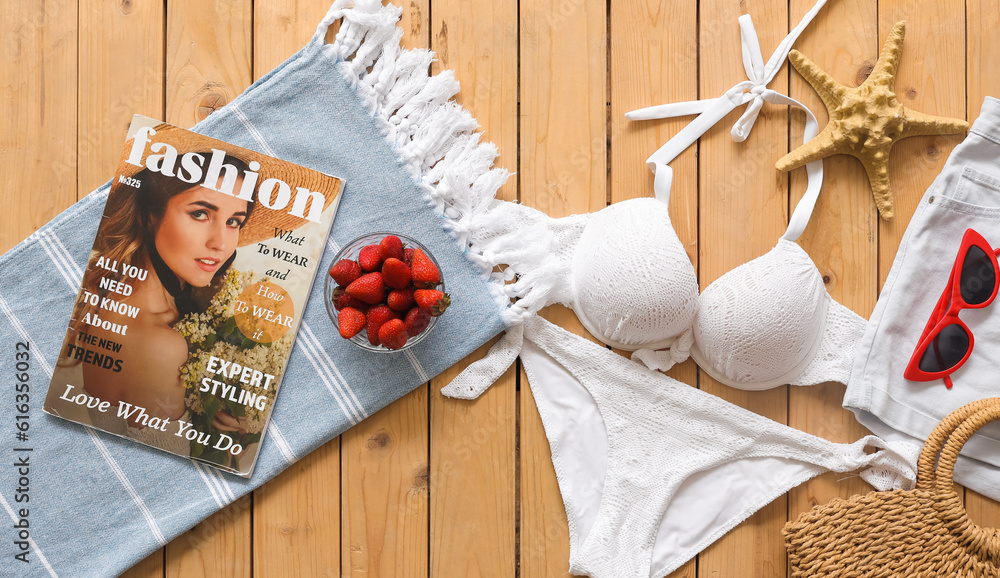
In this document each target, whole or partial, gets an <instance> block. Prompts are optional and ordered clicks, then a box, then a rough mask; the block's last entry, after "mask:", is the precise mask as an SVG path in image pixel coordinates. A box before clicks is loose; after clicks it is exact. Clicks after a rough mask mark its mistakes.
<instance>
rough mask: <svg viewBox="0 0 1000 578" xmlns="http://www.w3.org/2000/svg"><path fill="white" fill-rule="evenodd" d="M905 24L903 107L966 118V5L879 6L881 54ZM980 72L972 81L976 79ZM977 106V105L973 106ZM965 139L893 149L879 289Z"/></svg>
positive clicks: (920, 141) (930, 139) (914, 141)
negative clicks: (891, 200) (891, 205)
mask: <svg viewBox="0 0 1000 578" xmlns="http://www.w3.org/2000/svg"><path fill="white" fill-rule="evenodd" d="M900 20H906V40H905V42H904V43H903V56H902V58H901V59H900V63H899V71H898V73H897V75H896V94H897V95H899V100H900V102H902V103H903V105H904V106H907V107H912V108H913V109H914V110H918V111H920V112H925V113H927V114H935V115H941V116H950V117H955V118H965V116H966V110H965V81H966V79H965V66H964V65H965V44H964V43H963V41H962V39H964V38H965V3H964V2H963V1H961V0H942V1H941V2H932V3H918V4H914V3H912V2H909V1H908V0H884V1H882V2H879V3H878V27H879V49H880V50H881V47H882V43H883V42H884V41H885V38H886V36H888V34H889V31H890V30H891V29H892V27H893V26H894V25H895V24H896V22H899V21H900ZM980 74H981V72H979V73H977V74H976V75H974V76H979V75H980ZM977 106H978V103H977ZM964 138H965V137H964V135H945V136H927V137H915V138H908V139H906V140H903V141H900V142H899V143H898V144H896V145H895V146H893V147H892V154H890V155H889V178H890V180H891V182H892V191H893V196H894V197H895V204H896V218H895V219H893V220H892V221H889V222H885V221H880V222H879V289H880V290H881V287H882V284H883V283H885V278H886V276H888V274H889V269H890V268H891V267H892V261H893V259H894V258H895V256H896V249H897V248H899V242H900V241H901V240H902V238H903V232H904V231H905V230H906V226H907V225H908V224H909V222H910V217H912V216H913V212H914V211H915V210H916V208H917V203H919V202H920V197H922V196H923V194H924V191H926V190H927V187H928V186H930V184H931V181H933V180H934V177H936V176H937V175H938V174H940V172H941V169H942V168H943V167H944V163H945V160H947V158H948V154H949V153H950V152H951V149H952V148H954V147H955V145H957V144H958V143H960V142H962V139H964Z"/></svg>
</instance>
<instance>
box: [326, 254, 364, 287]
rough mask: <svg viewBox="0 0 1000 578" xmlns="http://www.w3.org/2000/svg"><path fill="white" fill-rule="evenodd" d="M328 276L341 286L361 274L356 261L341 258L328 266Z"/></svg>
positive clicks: (349, 282)
mask: <svg viewBox="0 0 1000 578" xmlns="http://www.w3.org/2000/svg"><path fill="white" fill-rule="evenodd" d="M330 276H331V277H333V280H334V281H336V282H337V285H340V286H341V287H347V286H348V285H350V284H351V283H354V281H355V280H356V279H357V278H358V277H360V276H361V266H360V265H358V263H357V261H352V260H350V259H341V260H340V261H337V262H336V263H335V264H334V265H333V266H332V267H330Z"/></svg>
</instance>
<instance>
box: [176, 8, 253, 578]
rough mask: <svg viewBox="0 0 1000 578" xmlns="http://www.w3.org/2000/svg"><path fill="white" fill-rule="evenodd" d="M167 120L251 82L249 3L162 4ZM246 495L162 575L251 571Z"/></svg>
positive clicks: (181, 541) (181, 543) (187, 118)
mask: <svg viewBox="0 0 1000 578" xmlns="http://www.w3.org/2000/svg"><path fill="white" fill-rule="evenodd" d="M166 36H167V60H166V87H167V101H166V103H165V104H166V121H167V122H169V123H171V124H175V125H177V126H181V127H185V128H187V127H190V126H193V125H194V124H195V123H196V122H197V121H199V120H201V119H202V118H205V117H206V116H208V115H209V114H211V113H212V112H213V111H214V110H216V109H217V108H220V107H221V106H223V105H224V104H226V103H227V102H229V101H231V100H232V99H233V98H235V97H236V95H238V94H239V93H240V92H242V91H243V90H244V89H245V88H246V87H247V86H249V85H250V80H251V78H250V69H251V46H250V38H251V2H250V0H231V1H227V2H203V1H198V0H171V2H169V3H168V5H167V35H166ZM251 513H252V507H251V496H249V495H247V496H244V497H243V498H241V499H239V500H237V501H236V502H234V503H233V504H231V505H229V506H228V507H227V508H225V509H223V510H222V511H220V512H218V513H216V514H215V515H213V516H211V517H210V518H208V519H207V520H205V521H203V522H202V523H200V524H198V525H197V526H195V527H194V528H193V529H192V530H190V531H189V532H187V533H186V534H184V535H183V536H181V537H179V538H177V539H176V540H174V541H173V542H171V543H170V544H168V545H167V567H166V575H167V576H168V577H172V576H177V577H180V576H184V577H185V578H186V577H188V576H198V575H222V576H234V577H235V576H250V574H251V566H252V558H251V556H252V552H251V546H250V542H251V531H252V527H251Z"/></svg>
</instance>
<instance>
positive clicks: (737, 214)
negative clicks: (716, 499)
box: [698, 0, 788, 577]
mask: <svg viewBox="0 0 1000 578" xmlns="http://www.w3.org/2000/svg"><path fill="white" fill-rule="evenodd" d="M743 6H744V4H743V3H735V2H728V1H722V0H706V1H705V2H702V3H701V7H700V11H699V12H700V30H699V41H700V45H701V47H702V50H701V51H700V67H699V69H700V75H699V76H700V83H701V87H700V90H701V95H702V96H703V97H715V96H718V95H721V94H722V93H723V92H724V91H725V90H727V89H729V88H730V87H731V86H733V85H734V84H736V83H737V82H739V81H741V80H744V79H745V78H746V72H745V71H744V69H743V60H742V56H741V48H740V33H739V25H738V23H737V18H738V17H739V16H740V13H741V9H742V7H743ZM746 9H747V10H749V11H750V12H751V13H752V17H753V21H754V23H755V26H756V29H757V35H758V37H759V38H760V45H761V51H762V52H763V53H764V54H765V55H770V53H771V52H772V51H773V50H774V47H775V46H777V45H778V43H779V42H780V41H781V39H782V38H784V37H785V35H786V34H787V30H788V29H787V24H786V23H787V21H788V16H787V4H786V2H784V1H780V0H762V1H757V2H753V3H750V4H747V5H746ZM787 83H788V73H787V66H786V67H785V68H783V69H782V71H781V72H780V73H779V74H778V75H777V76H776V77H775V79H774V80H773V81H772V82H771V86H773V87H777V88H779V89H782V90H783V89H784V88H785V87H787V86H788V84H787ZM742 112H743V109H742V108H741V109H740V110H737V111H734V112H733V113H731V114H730V115H728V116H727V117H726V118H724V119H723V120H722V121H721V122H719V123H718V125H716V127H715V128H714V129H712V130H710V131H709V132H708V133H706V135H705V137H703V138H702V140H701V148H700V161H699V165H700V166H699V170H700V174H701V178H700V181H699V182H700V186H699V214H700V224H699V237H700V239H701V242H700V243H699V250H700V256H701V260H700V261H701V262H700V269H699V281H700V283H701V287H702V290H704V289H705V288H706V287H708V285H709V284H710V283H711V282H712V281H714V280H715V279H717V278H718V277H719V276H721V275H722V274H724V273H726V272H728V271H730V270H732V269H733V268H734V267H737V266H739V265H741V264H743V263H745V262H747V261H749V260H751V259H754V258H756V257H759V256H760V255H763V254H764V253H766V252H767V251H769V250H770V249H771V248H772V247H774V245H775V243H776V241H777V240H778V237H780V236H781V234H782V233H783V232H784V230H785V223H786V220H787V206H788V191H787V185H786V183H787V180H786V177H785V175H783V174H779V173H778V172H777V171H776V170H775V168H774V163H775V161H777V159H778V158H780V157H781V156H782V155H783V154H784V153H785V152H787V142H788V136H787V135H788V116H787V111H786V110H785V109H784V108H783V107H775V106H771V105H765V106H764V107H763V109H762V110H761V114H760V117H759V118H758V119H757V123H756V124H755V125H754V128H753V133H752V134H751V135H750V137H749V138H747V140H746V142H743V143H736V142H733V140H732V137H730V135H729V132H730V129H731V127H732V125H733V123H734V122H736V120H737V119H738V118H739V116H740V115H741V114H742ZM701 387H702V389H704V390H705V391H708V392H709V393H712V394H714V395H718V396H719V397H722V398H723V399H726V400H728V401H730V402H733V403H736V404H737V405H740V406H742V407H745V408H747V409H750V410H752V411H755V412H757V413H759V414H761V415H764V416H766V417H769V418H771V419H774V420H776V421H779V422H782V423H785V422H786V421H787V418H788V413H787V395H788V392H787V386H782V387H777V388H774V389H771V390H768V391H763V392H745V391H741V390H737V389H733V388H729V387H727V386H724V385H722V384H720V383H718V382H716V381H715V380H713V379H712V378H710V377H709V376H708V375H707V374H706V373H705V372H702V373H701ZM786 502H787V500H786V498H785V497H784V496H783V497H781V498H778V499H776V500H774V501H773V502H771V504H769V505H768V506H766V507H764V508H762V509H761V510H760V511H759V512H757V513H756V514H754V515H753V516H752V517H751V518H749V520H748V521H747V522H744V523H743V524H741V525H739V526H737V527H736V528H735V529H733V530H732V531H731V532H729V533H728V534H727V535H726V536H724V537H723V538H722V539H720V540H719V541H718V542H716V543H715V544H713V545H712V546H710V547H709V548H708V549H706V550H705V551H704V552H703V553H702V554H701V556H699V559H698V560H699V562H698V575H699V576H704V577H708V576H761V577H763V576H768V577H770V576H784V575H785V574H786V565H785V564H784V544H783V543H782V540H781V527H782V526H783V525H784V523H785V516H786V507H787V503H786Z"/></svg>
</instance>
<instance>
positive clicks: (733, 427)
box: [521, 317, 920, 578]
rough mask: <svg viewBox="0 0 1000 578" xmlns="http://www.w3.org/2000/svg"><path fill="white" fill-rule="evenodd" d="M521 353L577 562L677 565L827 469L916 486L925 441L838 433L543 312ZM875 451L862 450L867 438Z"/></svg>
mask: <svg viewBox="0 0 1000 578" xmlns="http://www.w3.org/2000/svg"><path fill="white" fill-rule="evenodd" d="M524 340H525V342H524V347H523V350H522V351H521V360H522V362H523V364H524V368H525V372H526V373H527V376H528V381H529V382H530V385H531V391H532V393H533V394H534V397H535V401H536V403H537V405H538V410H539V413H540V414H541V418H542V423H543V425H544V427H545V434H546V436H547V437H548V439H549V444H550V447H551V450H552V462H553V464H554V465H555V470H556V477H557V478H558V482H559V489H560V492H561V493H562V497H563V503H564V505H565V507H566V517H567V519H568V522H569V535H570V572H572V573H574V574H584V575H590V576H615V577H624V576H630V577H642V578H646V577H649V576H652V577H658V576H665V575H666V574H669V573H670V572H672V571H673V570H675V569H676V568H678V567H679V566H681V565H682V564H683V563H684V562H686V561H687V560H689V559H691V558H692V557H693V556H694V555H695V554H697V553H698V552H700V551H701V550H703V549H704V548H706V547H707V546H708V545H709V544H711V543H712V542H713V541H715V540H717V539H718V538H720V537H721V536H722V535H723V534H725V533H726V532H727V531H729V530H730V529H731V528H733V527H734V526H736V525H737V524H739V523H740V522H741V521H743V520H745V519H746V518H747V517H749V516H750V515H751V514H753V513H754V512H755V511H757V510H758V509H760V508H762V507H763V506H765V505H767V504H768V503H769V502H771V501H772V500H774V499H775V498H777V497H778V496H780V495H781V494H783V493H785V492H787V491H788V490H789V489H791V488H792V487H795V486H797V485H799V484H801V483H802V482H804V481H806V480H808V479H810V478H812V477H814V476H816V475H818V474H821V473H823V472H825V471H828V470H833V471H837V472H847V471H852V470H857V469H860V468H865V467H868V468H869V469H868V470H866V471H865V472H862V474H861V476H862V477H863V478H864V479H865V480H866V481H868V482H869V483H871V484H872V485H873V486H875V487H877V488H878V489H881V490H887V489H893V488H898V487H909V485H910V482H912V481H913V480H914V477H915V464H916V460H917V456H918V455H919V452H920V446H919V444H912V443H905V442H904V443H902V444H899V445H897V444H896V443H895V442H894V443H892V444H888V445H887V444H886V443H885V442H883V441H882V440H881V439H879V438H877V437H875V436H868V437H865V438H863V439H861V440H859V441H857V442H855V443H853V444H836V443H832V442H829V441H827V440H824V439H821V438H818V437H815V436H812V435H809V434H806V433H804V432H801V431H798V430H795V429H792V428H790V427H788V426H785V425H783V424H780V423H777V422H775V421H772V420H770V419H767V418H764V417H761V416H759V415H757V414H755V413H753V412H751V411H748V410H745V409H742V408H740V407H738V406H736V405H733V404H731V403H728V402H726V401H724V400H722V399H720V398H718V397H715V396H713V395H711V394H708V393H705V392H702V391H700V390H698V389H696V388H693V387H691V386H688V385H685V384H683V383H681V382H679V381H677V380H674V379H671V378H669V377H667V376H665V375H664V374H662V373H659V372H654V371H651V370H648V369H646V368H645V367H644V366H642V365H640V364H638V363H635V362H633V361H629V360H628V359H625V358H623V357H621V356H619V355H618V354H616V353H614V352H612V351H609V350H607V349H605V348H604V347H602V346H600V345H597V344H595V343H592V342H590V341H588V340H586V339H583V338H581V337H578V336H576V335H573V334H572V333H569V332H568V331H566V330H564V329H561V328H560V327H557V326H555V325H553V324H551V323H549V322H548V321H545V320H544V319H542V318H540V317H535V318H532V319H529V320H527V321H525V327H524ZM866 446H869V447H875V448H879V449H880V450H881V451H878V452H876V453H874V454H866V453H865V447H866Z"/></svg>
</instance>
